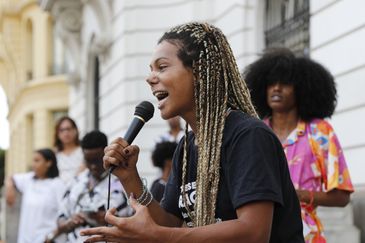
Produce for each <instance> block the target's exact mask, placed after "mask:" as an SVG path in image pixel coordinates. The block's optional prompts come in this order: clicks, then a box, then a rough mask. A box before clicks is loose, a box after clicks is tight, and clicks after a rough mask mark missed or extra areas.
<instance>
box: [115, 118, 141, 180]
mask: <svg viewBox="0 0 365 243" xmlns="http://www.w3.org/2000/svg"><path fill="white" fill-rule="evenodd" d="M144 123H145V122H144V120H143V119H142V118H141V117H139V116H134V118H133V120H132V123H131V124H130V125H129V127H128V130H127V132H126V133H125V134H124V137H123V138H124V140H126V141H127V143H128V144H131V143H132V142H133V140H134V139H135V138H136V136H137V134H138V133H139V131H140V130H141V129H142V127H143V125H144ZM115 168H116V166H115V165H112V166H110V168H109V173H112V172H113V170H114V169H115Z"/></svg>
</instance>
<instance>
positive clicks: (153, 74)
mask: <svg viewBox="0 0 365 243" xmlns="http://www.w3.org/2000/svg"><path fill="white" fill-rule="evenodd" d="M146 81H147V83H148V84H149V85H152V84H155V83H157V82H158V78H157V72H156V71H151V73H150V74H149V75H148V76H147V78H146Z"/></svg>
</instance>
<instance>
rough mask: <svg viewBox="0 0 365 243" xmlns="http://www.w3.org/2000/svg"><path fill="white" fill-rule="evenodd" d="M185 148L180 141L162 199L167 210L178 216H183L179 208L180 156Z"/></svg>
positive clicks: (161, 203) (162, 205)
mask: <svg viewBox="0 0 365 243" xmlns="http://www.w3.org/2000/svg"><path fill="white" fill-rule="evenodd" d="M182 148H183V142H182V141H180V143H179V145H178V147H177V148H176V150H175V153H174V156H173V158H172V164H173V166H172V170H171V172H170V175H169V179H168V181H167V183H166V187H165V192H164V194H163V197H162V199H161V202H160V205H161V207H162V208H163V209H165V211H166V212H168V213H171V214H173V215H175V216H176V217H178V218H181V219H182V218H183V217H182V215H181V212H180V209H179V204H178V202H179V195H180V189H179V185H180V184H179V180H178V175H179V170H178V168H179V158H180V157H181V153H182Z"/></svg>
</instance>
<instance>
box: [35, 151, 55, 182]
mask: <svg viewBox="0 0 365 243" xmlns="http://www.w3.org/2000/svg"><path fill="white" fill-rule="evenodd" d="M51 163H52V162H51V161H48V160H46V159H45V158H44V157H43V156H42V155H41V154H40V153H37V152H35V153H34V154H33V162H32V169H33V171H34V173H35V176H36V177H37V178H40V179H43V178H46V175H47V172H48V169H49V167H51Z"/></svg>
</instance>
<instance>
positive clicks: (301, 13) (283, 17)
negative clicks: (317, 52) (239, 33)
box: [265, 0, 309, 56]
mask: <svg viewBox="0 0 365 243" xmlns="http://www.w3.org/2000/svg"><path fill="white" fill-rule="evenodd" d="M265 44H266V48H270V47H287V48H290V49H291V50H292V51H293V52H295V53H296V54H298V55H306V56H307V55H309V0H277V1H271V0H266V23H265Z"/></svg>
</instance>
